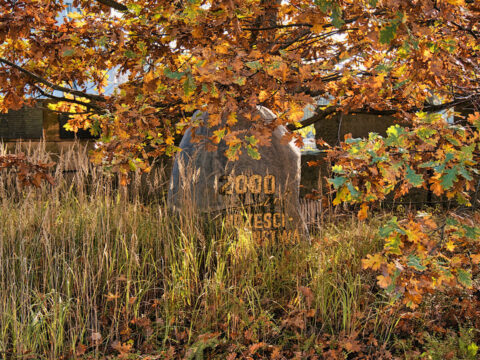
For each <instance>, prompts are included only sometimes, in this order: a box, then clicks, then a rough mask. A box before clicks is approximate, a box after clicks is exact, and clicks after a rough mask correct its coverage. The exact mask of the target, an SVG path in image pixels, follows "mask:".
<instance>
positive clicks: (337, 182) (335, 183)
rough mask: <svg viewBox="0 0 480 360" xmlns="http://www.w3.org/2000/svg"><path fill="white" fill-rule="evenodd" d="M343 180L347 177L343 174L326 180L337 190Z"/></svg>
mask: <svg viewBox="0 0 480 360" xmlns="http://www.w3.org/2000/svg"><path fill="white" fill-rule="evenodd" d="M345 181H347V178H346V177H343V176H339V177H334V178H333V179H328V182H329V183H330V184H332V185H333V187H334V188H335V190H338V189H339V188H340V186H342V185H343V184H345Z"/></svg>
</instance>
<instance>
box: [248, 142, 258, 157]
mask: <svg viewBox="0 0 480 360" xmlns="http://www.w3.org/2000/svg"><path fill="white" fill-rule="evenodd" d="M247 154H248V156H250V157H251V158H252V159H254V160H259V159H260V153H259V152H258V150H257V148H254V147H252V146H250V145H249V146H247Z"/></svg>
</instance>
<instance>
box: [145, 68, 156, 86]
mask: <svg viewBox="0 0 480 360" xmlns="http://www.w3.org/2000/svg"><path fill="white" fill-rule="evenodd" d="M154 77H155V75H154V73H153V71H149V72H148V73H147V74H146V75H145V77H144V81H145V82H146V83H149V82H150V81H152V80H153V79H154Z"/></svg>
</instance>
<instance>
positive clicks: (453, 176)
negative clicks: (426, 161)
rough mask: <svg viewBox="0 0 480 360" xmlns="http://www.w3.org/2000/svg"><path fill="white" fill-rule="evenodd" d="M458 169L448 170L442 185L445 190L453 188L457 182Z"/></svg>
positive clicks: (442, 178)
mask: <svg viewBox="0 0 480 360" xmlns="http://www.w3.org/2000/svg"><path fill="white" fill-rule="evenodd" d="M457 174H458V169H457V167H456V166H454V167H453V168H451V169H448V170H447V171H446V172H445V174H444V175H443V176H442V177H441V180H442V182H441V185H442V186H443V188H444V189H445V190H448V189H450V188H452V187H453V183H454V182H455V181H457Z"/></svg>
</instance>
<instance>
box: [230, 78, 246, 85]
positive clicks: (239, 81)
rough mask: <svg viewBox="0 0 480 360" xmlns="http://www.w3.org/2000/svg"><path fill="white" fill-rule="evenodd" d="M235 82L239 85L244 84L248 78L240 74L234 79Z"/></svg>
mask: <svg viewBox="0 0 480 360" xmlns="http://www.w3.org/2000/svg"><path fill="white" fill-rule="evenodd" d="M233 82H234V83H235V84H237V85H240V86H243V85H245V84H246V82H247V78H246V77H245V76H239V77H237V78H235V79H234V80H233Z"/></svg>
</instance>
